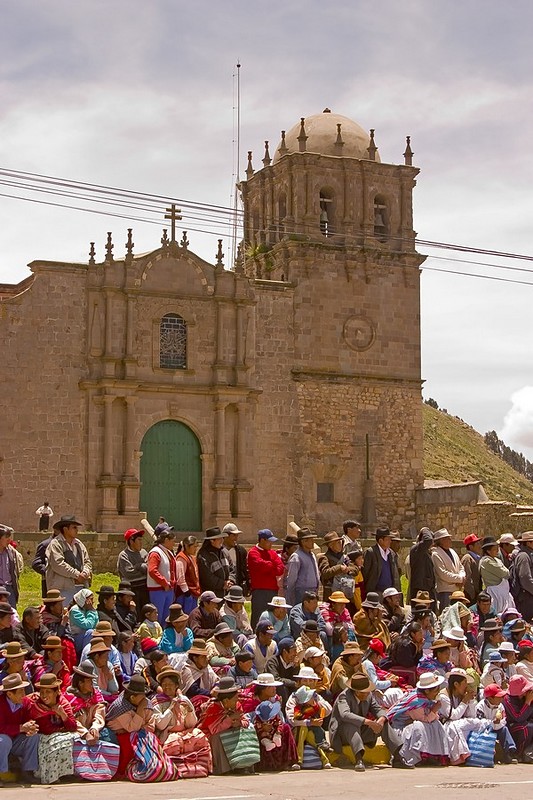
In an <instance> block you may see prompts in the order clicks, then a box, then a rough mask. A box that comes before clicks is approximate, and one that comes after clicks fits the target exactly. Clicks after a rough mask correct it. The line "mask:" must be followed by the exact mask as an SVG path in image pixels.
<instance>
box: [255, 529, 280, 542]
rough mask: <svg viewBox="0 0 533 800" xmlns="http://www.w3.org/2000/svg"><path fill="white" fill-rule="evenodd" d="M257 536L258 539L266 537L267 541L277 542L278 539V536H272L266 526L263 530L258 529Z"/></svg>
mask: <svg viewBox="0 0 533 800" xmlns="http://www.w3.org/2000/svg"><path fill="white" fill-rule="evenodd" d="M257 538H258V539H266V540H267V542H277V541H278V537H277V536H274V534H273V533H272V531H269V529H268V528H263V530H261V531H259V533H258V534H257Z"/></svg>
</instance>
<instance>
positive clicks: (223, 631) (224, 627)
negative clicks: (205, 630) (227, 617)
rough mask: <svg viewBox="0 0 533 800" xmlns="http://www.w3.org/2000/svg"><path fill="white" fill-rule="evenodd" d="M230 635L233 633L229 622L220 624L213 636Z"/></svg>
mask: <svg viewBox="0 0 533 800" xmlns="http://www.w3.org/2000/svg"><path fill="white" fill-rule="evenodd" d="M228 633H231V634H232V633H233V631H232V630H231V628H230V626H229V625H228V624H227V622H219V623H218V625H217V626H216V627H215V630H214V631H213V636H224V635H227V634H228Z"/></svg>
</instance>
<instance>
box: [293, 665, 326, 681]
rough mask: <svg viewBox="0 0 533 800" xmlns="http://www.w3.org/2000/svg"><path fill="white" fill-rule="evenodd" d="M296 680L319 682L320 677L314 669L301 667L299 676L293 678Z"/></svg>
mask: <svg viewBox="0 0 533 800" xmlns="http://www.w3.org/2000/svg"><path fill="white" fill-rule="evenodd" d="M293 677H294V678H298V680H306V681H319V680H320V676H319V675H317V674H316V672H315V671H314V669H313V668H312V667H302V666H301V667H300V671H299V672H298V674H297V675H294V676H293Z"/></svg>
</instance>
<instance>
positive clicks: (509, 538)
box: [498, 533, 518, 547]
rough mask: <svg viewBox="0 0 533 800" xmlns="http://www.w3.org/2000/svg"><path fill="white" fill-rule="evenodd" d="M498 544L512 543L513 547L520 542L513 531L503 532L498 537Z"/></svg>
mask: <svg viewBox="0 0 533 800" xmlns="http://www.w3.org/2000/svg"><path fill="white" fill-rule="evenodd" d="M498 544H512V545H513V547H516V545H517V544H518V542H517V540H516V539H515V538H514V536H513V534H512V533H502V535H501V536H500V538H499V539H498Z"/></svg>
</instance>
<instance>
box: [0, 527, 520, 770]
mask: <svg viewBox="0 0 533 800" xmlns="http://www.w3.org/2000/svg"><path fill="white" fill-rule="evenodd" d="M77 526H79V523H77V522H76V521H75V519H74V518H72V517H62V518H61V520H59V522H58V523H56V526H55V532H54V534H53V535H52V536H51V537H50V541H51V543H52V544H50V543H49V544H48V545H47V547H46V548H45V551H44V552H45V555H44V566H43V571H42V573H41V574H42V575H43V596H42V597H41V599H40V602H39V603H37V602H36V603H35V604H34V605H31V606H27V607H26V608H24V609H22V613H21V614H20V618H19V616H18V613H17V609H16V607H15V604H14V598H15V599H16V597H17V596H18V587H17V585H16V584H14V583H13V576H14V573H6V574H5V576H4V577H7V578H8V579H9V581H11V582H9V585H8V581H7V580H6V585H5V586H0V648H1V649H0V773H7V772H8V771H9V770H11V769H17V770H18V771H19V773H20V775H21V777H22V780H24V781H26V782H30V783H31V782H33V783H35V782H39V781H40V782H41V783H43V784H53V783H56V782H58V781H59V780H60V779H61V778H62V777H65V776H72V775H74V776H78V777H79V778H82V779H85V780H88V781H108V780H111V779H118V778H122V779H128V780H131V781H136V782H152V781H171V780H176V779H178V778H194V777H205V776H207V775H209V774H211V773H213V774H216V775H221V774H226V773H230V772H237V773H241V774H242V773H247V772H253V771H280V770H287V769H291V770H300V769H320V768H324V769H330V768H331V766H332V764H335V765H339V766H346V765H351V766H352V768H354V769H355V770H356V771H358V772H363V771H364V770H365V769H366V766H365V758H371V753H372V749H373V748H376V745H378V743H379V744H380V745H381V747H380V748H378V749H380V750H381V752H385V753H387V756H386V758H387V760H388V761H389V762H390V764H391V765H392V766H393V767H398V768H403V769H409V768H413V767H415V766H418V765H439V766H445V765H448V764H452V765H473V766H491V765H492V764H493V763H494V762H495V761H496V760H499V761H501V762H503V763H517V762H518V761H521V762H523V763H533V635H532V634H531V630H530V622H531V618H530V617H529V616H528V615H527V614H525V613H521V611H520V610H519V609H518V608H517V607H516V605H517V604H516V603H515V594H516V593H515V592H513V591H512V583H510V582H509V579H510V578H511V579H512V573H513V559H514V558H516V557H517V554H518V553H519V552H522V551H523V550H524V548H528V549H530V550H531V551H532V554H533V533H531V532H526V533H525V534H523V535H522V541H521V542H520V543H519V542H518V541H516V540H515V539H514V538H513V537H512V536H511V535H510V534H505V535H504V537H506V539H505V541H504V543H506V544H508V545H510V546H511V543H512V546H511V547H510V549H509V550H508V551H506V552H504V553H502V554H500V552H499V547H500V544H501V542H500V543H499V542H496V541H495V540H494V539H491V538H487V539H484V540H481V539H479V537H477V536H474V535H471V536H469V537H467V539H466V540H465V546H466V548H467V552H466V555H465V556H463V558H462V559H459V556H458V555H457V554H456V553H455V552H454V551H453V550H452V549H451V546H450V545H451V537H450V534H449V533H448V531H446V529H441V530H440V531H437V532H436V533H433V532H431V531H430V530H429V529H427V528H424V529H422V531H421V532H420V535H419V539H418V541H417V543H416V544H414V546H413V547H412V548H411V552H410V554H409V558H408V563H407V565H406V568H407V570H406V571H408V573H409V591H408V596H407V597H406V598H404V596H403V593H402V590H401V584H400V577H401V571H400V566H399V562H398V557H397V549H396V550H395V547H396V543H397V541H398V540H399V537H398V536H395V535H394V534H391V532H390V531H389V530H388V529H387V528H379V529H378V531H377V532H376V544H375V545H374V546H373V547H371V548H368V549H367V550H366V551H365V552H364V553H363V551H362V549H361V548H360V546H359V543H358V539H359V537H360V535H361V526H360V525H359V524H358V523H356V522H354V521H348V522H346V523H344V525H343V529H344V530H343V534H342V535H339V534H337V533H336V532H334V531H331V532H329V533H327V534H326V535H325V537H324V552H322V551H321V550H320V549H319V548H318V547H317V545H316V537H315V535H314V534H313V533H312V532H311V531H310V530H309V529H307V528H302V529H297V533H296V534H295V535H288V536H287V537H286V538H285V540H284V541H283V543H282V548H283V549H282V550H281V551H280V552H278V551H277V550H276V549H275V548H274V543H275V542H276V541H278V540H277V538H276V537H275V536H274V534H273V533H272V532H271V531H269V530H262V531H260V532H259V534H258V541H257V544H256V545H254V546H253V547H252V548H251V549H250V550H249V551H248V552H246V550H245V548H243V547H242V545H239V544H238V542H237V538H238V534H239V533H240V531H239V530H238V529H237V528H236V526H235V525H232V524H228V525H227V526H225V528H224V530H222V531H221V530H220V529H219V528H210V529H209V530H208V531H207V532H206V536H205V539H204V541H203V543H202V545H201V547H200V550H199V551H198V548H199V543H198V541H197V540H196V538H195V537H193V536H188V537H186V539H185V540H184V542H183V543H181V544H180V545H178V547H177V548H175V547H174V540H175V534H174V531H173V529H172V528H171V526H169V525H168V524H167V523H166V522H164V521H162V522H161V523H160V525H158V526H157V528H156V529H155V533H154V543H153V546H152V547H151V549H150V551H149V552H146V551H145V550H143V549H142V541H143V535H146V533H145V531H144V530H138V531H136V530H129V531H126V534H125V540H126V548H125V550H124V551H123V552H122V553H121V554H120V556H119V561H118V566H117V571H118V573H119V577H120V582H119V585H118V588H117V589H115V588H114V587H113V586H109V585H104V586H101V588H100V589H99V590H98V592H93V590H92V589H91V587H90V584H91V572H92V567H91V565H90V561H89V560H88V558H86V557H85V554H84V552H83V551H84V550H85V548H84V547H83V545H82V544H81V541H80V540H79V539H77V538H76V533H77ZM69 529H75V530H73V531H72V530H70V531H69ZM8 530H9V533H10V535H11V534H12V531H11V529H8ZM69 534H72V535H70V538H69ZM2 535H4V536H5V535H7V534H3V532H2V530H1V529H0V536H2ZM60 537H61V538H60ZM504 537H502V538H504ZM63 541H66V542H67V544H68V548H65V546H64V544H63ZM529 543H531V547H530V544H529ZM13 544H14V543H12V544H10V545H9V547H13ZM59 547H61V548H63V550H62V551H61V552H63V555H65V553H67V550H68V555H65V563H66V565H67V566H68V569H67V568H66V567H64V569H63V572H61V569H60V567H61V564H59V566H58V563H59V560H60V559H58V555H57V554H58V553H59V552H60V551H59ZM82 548H83V549H82ZM176 549H177V552H176ZM85 552H86V551H85ZM71 554H72V558H70V555H71ZM504 556H508V558H509V561H508V564H509V566H505V564H504ZM528 558H529V556H528ZM470 562H472V563H470ZM532 565H533V560H532ZM52 566H53V567H54V569H55V574H57V575H60V576H62V578H61V580H57V581H54V577H53V576H54V569H52ZM69 570H70V572H69ZM522 574H523V573H522ZM530 579H531V587H532V589H531V593H532V595H533V568H532V572H531V576H530ZM54 584H55V585H54ZM321 594H322V598H323V599H322V600H321V599H320V595H321ZM247 596H251V616H249V615H248V612H247V609H246V606H245V599H246V597H247ZM518 596H519V595H518ZM407 600H409V603H407V602H406V601H407ZM523 610H524V609H522V611H523ZM378 740H380V741H379V742H378ZM385 748H386V750H385Z"/></svg>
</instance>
